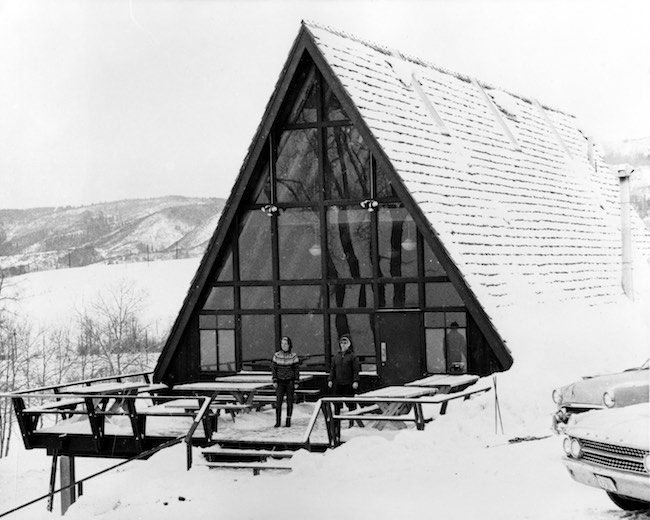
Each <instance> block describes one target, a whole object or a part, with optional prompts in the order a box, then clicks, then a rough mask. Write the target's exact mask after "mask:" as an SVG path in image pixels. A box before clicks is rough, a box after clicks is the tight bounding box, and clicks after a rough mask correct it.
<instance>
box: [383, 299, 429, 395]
mask: <svg viewBox="0 0 650 520" xmlns="http://www.w3.org/2000/svg"><path fill="white" fill-rule="evenodd" d="M377 321H378V324H379V375H380V376H381V381H382V384H384V385H401V384H404V383H407V382H408V381H413V380H414V379H418V378H420V377H422V373H423V372H422V348H421V346H420V338H421V331H422V314H421V313H419V312H391V313H381V314H378V315H377Z"/></svg>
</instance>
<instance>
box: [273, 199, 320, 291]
mask: <svg viewBox="0 0 650 520" xmlns="http://www.w3.org/2000/svg"><path fill="white" fill-rule="evenodd" d="M317 211H318V210H316V209H310V208H288V209H286V210H285V211H284V213H282V215H281V216H280V217H279V218H278V235H279V252H280V278H282V279H283V280H304V279H309V278H320V277H321V247H320V219H319V215H318V213H317Z"/></svg>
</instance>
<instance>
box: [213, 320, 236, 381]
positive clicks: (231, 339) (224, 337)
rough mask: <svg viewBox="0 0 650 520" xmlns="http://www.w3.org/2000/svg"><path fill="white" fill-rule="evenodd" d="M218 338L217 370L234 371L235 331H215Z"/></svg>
mask: <svg viewBox="0 0 650 520" xmlns="http://www.w3.org/2000/svg"><path fill="white" fill-rule="evenodd" d="M217 334H218V338H219V370H221V371H224V372H235V371H236V370H237V367H236V365H235V331H234V330H220V331H218V332H217Z"/></svg>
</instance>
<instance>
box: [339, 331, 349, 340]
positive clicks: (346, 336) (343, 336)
mask: <svg viewBox="0 0 650 520" xmlns="http://www.w3.org/2000/svg"><path fill="white" fill-rule="evenodd" d="M342 339H347V340H348V341H349V342H350V343H352V338H351V337H350V333H349V332H344V333H343V334H341V335H340V336H339V341H341V340H342Z"/></svg>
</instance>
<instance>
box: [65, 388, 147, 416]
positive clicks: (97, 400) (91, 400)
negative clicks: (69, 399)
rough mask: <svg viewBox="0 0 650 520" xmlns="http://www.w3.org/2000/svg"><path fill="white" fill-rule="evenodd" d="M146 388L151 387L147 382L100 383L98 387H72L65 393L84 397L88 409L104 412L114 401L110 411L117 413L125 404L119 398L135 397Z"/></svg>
mask: <svg viewBox="0 0 650 520" xmlns="http://www.w3.org/2000/svg"><path fill="white" fill-rule="evenodd" d="M146 386H149V385H148V383H145V382H140V383H135V382H127V383H121V382H110V383H99V384H96V385H85V386H77V387H71V388H68V389H66V391H65V393H66V394H75V395H77V394H78V395H79V396H80V397H81V396H83V400H84V401H85V402H86V408H87V409H90V408H96V409H101V410H102V411H106V407H107V406H108V403H109V402H110V401H111V400H114V402H113V404H112V405H111V407H110V409H109V410H111V411H115V410H118V409H119V408H121V407H122V405H123V403H124V399H119V396H129V395H135V394H137V393H138V390H140V389H141V388H144V387H146ZM93 396H96V397H93ZM91 405H92V406H91Z"/></svg>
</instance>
